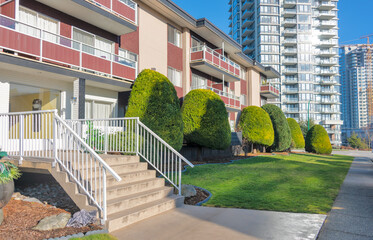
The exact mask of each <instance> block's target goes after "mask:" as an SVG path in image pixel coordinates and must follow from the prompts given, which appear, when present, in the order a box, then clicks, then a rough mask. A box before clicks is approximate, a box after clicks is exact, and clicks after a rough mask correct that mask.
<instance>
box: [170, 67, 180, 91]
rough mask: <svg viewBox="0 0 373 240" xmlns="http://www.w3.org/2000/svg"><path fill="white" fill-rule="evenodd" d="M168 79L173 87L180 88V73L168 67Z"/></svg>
mask: <svg viewBox="0 0 373 240" xmlns="http://www.w3.org/2000/svg"><path fill="white" fill-rule="evenodd" d="M168 79H170V81H171V82H172V83H173V84H174V86H176V87H182V85H181V72H180V71H178V70H176V69H175V68H171V67H168Z"/></svg>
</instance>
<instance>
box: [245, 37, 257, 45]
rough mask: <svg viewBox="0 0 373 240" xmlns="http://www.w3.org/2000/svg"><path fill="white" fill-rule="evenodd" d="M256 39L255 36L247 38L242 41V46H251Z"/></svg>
mask: <svg viewBox="0 0 373 240" xmlns="http://www.w3.org/2000/svg"><path fill="white" fill-rule="evenodd" d="M254 41H255V39H254V36H251V35H250V36H246V37H244V38H243V39H242V45H249V44H251V43H252V42H254Z"/></svg>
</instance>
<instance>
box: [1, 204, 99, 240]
mask: <svg viewBox="0 0 373 240" xmlns="http://www.w3.org/2000/svg"><path fill="white" fill-rule="evenodd" d="M3 210H4V221H3V223H2V225H0V239H2V240H3V239H4V240H13V239H14V240H30V239H46V238H56V237H62V236H67V235H72V234H77V233H81V232H83V233H85V232H88V231H93V230H99V229H101V228H100V227H98V226H96V225H91V226H87V227H83V228H72V227H69V228H62V229H58V230H53V231H37V230H33V229H32V228H33V227H35V226H36V225H37V224H38V222H39V221H40V220H42V219H43V218H45V217H48V216H53V215H58V214H61V213H66V211H65V210H62V209H59V208H55V207H54V206H51V205H44V204H40V203H34V202H25V201H20V200H14V199H12V200H10V202H9V203H8V204H7V205H6V206H5V207H4V208H3Z"/></svg>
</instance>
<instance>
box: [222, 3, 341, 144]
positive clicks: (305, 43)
mask: <svg viewBox="0 0 373 240" xmlns="http://www.w3.org/2000/svg"><path fill="white" fill-rule="evenodd" d="M337 3H338V0H243V1H240V0H231V1H230V2H229V5H230V10H229V11H230V13H231V16H230V28H231V32H230V35H231V36H232V37H233V38H234V39H235V40H236V41H237V42H239V43H240V44H242V46H243V52H244V53H245V54H246V55H248V56H250V57H252V58H253V59H255V60H257V61H259V62H260V63H261V64H263V65H265V66H272V67H273V68H274V69H276V70H278V71H279V72H280V73H281V77H280V78H278V79H274V80H273V81H272V84H274V85H275V87H277V88H279V89H280V90H281V94H280V97H279V98H276V99H273V101H271V103H273V104H276V105H278V106H280V107H281V108H282V110H283V111H284V113H285V115H286V116H287V117H292V118H294V119H296V120H297V121H300V120H303V121H304V120H307V119H308V118H311V119H313V120H314V121H315V122H316V123H318V124H321V125H323V126H324V127H325V128H326V130H327V131H328V134H329V137H330V139H331V142H332V144H333V145H341V125H342V124H343V122H342V121H341V117H340V115H341V113H340V81H339V74H338V8H337Z"/></svg>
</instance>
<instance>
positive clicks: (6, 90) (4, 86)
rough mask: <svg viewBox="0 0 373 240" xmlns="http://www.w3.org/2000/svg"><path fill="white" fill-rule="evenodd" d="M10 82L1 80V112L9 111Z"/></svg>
mask: <svg viewBox="0 0 373 240" xmlns="http://www.w3.org/2000/svg"><path fill="white" fill-rule="evenodd" d="M9 98H10V84H9V83H2V82H0V113H8V112H9V101H10V99H9Z"/></svg>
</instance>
